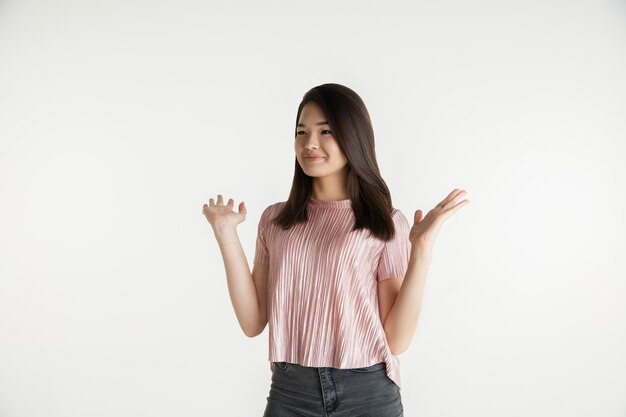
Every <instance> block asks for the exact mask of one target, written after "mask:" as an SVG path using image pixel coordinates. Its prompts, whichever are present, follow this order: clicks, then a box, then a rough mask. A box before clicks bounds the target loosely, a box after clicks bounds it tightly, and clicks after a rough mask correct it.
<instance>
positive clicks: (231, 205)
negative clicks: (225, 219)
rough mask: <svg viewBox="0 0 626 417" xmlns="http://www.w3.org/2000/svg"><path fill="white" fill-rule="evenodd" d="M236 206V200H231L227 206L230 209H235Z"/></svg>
mask: <svg viewBox="0 0 626 417" xmlns="http://www.w3.org/2000/svg"><path fill="white" fill-rule="evenodd" d="M234 204H235V200H233V199H232V198H229V199H228V204H227V206H228V207H230V208H233V205H234Z"/></svg>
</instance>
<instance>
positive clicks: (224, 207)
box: [202, 194, 248, 229]
mask: <svg viewBox="0 0 626 417" xmlns="http://www.w3.org/2000/svg"><path fill="white" fill-rule="evenodd" d="M234 204H235V201H234V200H233V199H232V198H231V199H229V200H228V204H224V199H223V197H222V195H221V194H218V195H217V204H215V203H214V202H213V199H212V198H210V199H209V204H205V205H203V206H202V214H204V216H205V217H206V218H207V220H208V221H209V223H210V224H211V226H212V227H213V229H221V228H224V227H237V225H238V224H239V223H241V222H243V221H244V220H245V219H246V213H247V212H248V210H246V206H245V204H244V202H243V201H242V202H241V203H239V213H237V212H235V211H233V206H234Z"/></svg>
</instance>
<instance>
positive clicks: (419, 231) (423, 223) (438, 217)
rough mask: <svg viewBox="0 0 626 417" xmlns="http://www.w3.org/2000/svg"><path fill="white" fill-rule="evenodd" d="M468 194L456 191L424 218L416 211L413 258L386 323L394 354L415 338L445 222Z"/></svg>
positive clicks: (411, 238) (412, 238)
mask: <svg viewBox="0 0 626 417" xmlns="http://www.w3.org/2000/svg"><path fill="white" fill-rule="evenodd" d="M465 194H466V191H464V190H460V189H454V190H453V191H452V192H451V193H450V194H448V196H447V197H446V198H445V199H444V200H443V201H442V202H441V203H439V204H438V205H437V206H436V207H435V208H433V209H432V210H430V211H429V212H428V214H426V217H424V218H423V219H422V210H416V211H415V215H414V224H413V227H412V228H411V231H410V233H409V240H410V241H411V256H410V258H409V264H408V267H407V270H406V274H405V276H404V279H403V280H402V285H401V286H400V290H399V291H398V295H397V297H396V300H395V302H394V304H393V307H391V310H390V311H389V314H388V315H387V316H386V318H385V321H384V323H383V328H384V330H385V335H386V336H387V342H388V343H389V347H390V349H391V353H393V354H394V355H399V354H401V353H402V352H404V351H405V350H406V349H407V348H408V347H409V344H410V342H411V339H412V338H413V334H414V333H415V329H416V327H417V320H418V318H419V312H420V309H421V306H422V298H423V296H424V286H425V284H426V275H427V273H428V268H429V267H430V262H431V260H432V253H433V246H434V242H435V239H436V237H437V235H438V233H439V230H440V228H441V225H442V224H443V222H444V221H445V220H446V219H447V218H448V217H450V216H451V215H452V214H453V213H454V212H456V211H457V210H458V209H459V208H461V207H463V206H464V205H466V204H469V200H463V201H460V202H458V200H459V197H461V196H463V195H465Z"/></svg>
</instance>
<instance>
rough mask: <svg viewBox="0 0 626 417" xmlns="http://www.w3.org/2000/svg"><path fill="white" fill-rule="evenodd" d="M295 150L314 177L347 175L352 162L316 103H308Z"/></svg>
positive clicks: (297, 134)
mask: <svg viewBox="0 0 626 417" xmlns="http://www.w3.org/2000/svg"><path fill="white" fill-rule="evenodd" d="M295 150H296V158H297V160H298V163H299V164H300V166H301V167H302V170H303V171H304V173H305V174H306V175H308V176H310V177H326V176H329V175H343V173H344V172H343V171H344V168H345V167H346V164H347V163H348V160H347V158H346V156H345V154H344V153H343V152H342V150H341V148H339V143H337V140H336V139H335V136H334V132H333V131H332V130H330V125H329V124H328V123H327V120H326V116H325V115H324V112H323V111H322V109H321V107H320V106H319V105H318V104H317V103H315V102H314V101H309V102H308V103H307V104H305V105H304V107H303V108H302V112H301V113H300V119H299V120H298V126H297V128H296V138H295ZM309 155H315V156H317V157H318V158H316V159H309V158H307V156H309Z"/></svg>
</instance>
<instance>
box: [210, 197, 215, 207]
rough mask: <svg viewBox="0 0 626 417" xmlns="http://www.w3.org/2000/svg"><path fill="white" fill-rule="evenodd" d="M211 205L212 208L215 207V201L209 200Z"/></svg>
mask: <svg viewBox="0 0 626 417" xmlns="http://www.w3.org/2000/svg"><path fill="white" fill-rule="evenodd" d="M209 205H210V206H214V205H215V201H213V199H212V198H209Z"/></svg>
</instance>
